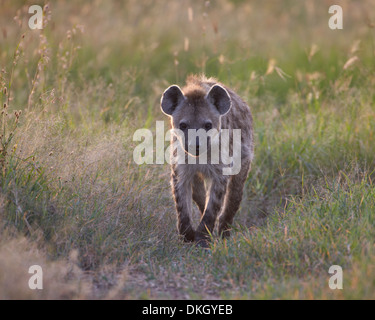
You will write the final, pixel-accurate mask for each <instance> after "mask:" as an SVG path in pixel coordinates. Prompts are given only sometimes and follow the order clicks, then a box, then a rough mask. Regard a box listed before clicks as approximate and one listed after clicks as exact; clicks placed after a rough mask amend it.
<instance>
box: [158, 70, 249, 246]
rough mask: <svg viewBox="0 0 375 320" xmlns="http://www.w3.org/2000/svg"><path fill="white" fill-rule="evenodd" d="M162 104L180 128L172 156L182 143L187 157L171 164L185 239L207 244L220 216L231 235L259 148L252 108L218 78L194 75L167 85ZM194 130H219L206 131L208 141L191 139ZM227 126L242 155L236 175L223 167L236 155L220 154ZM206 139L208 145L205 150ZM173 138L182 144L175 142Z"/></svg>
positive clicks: (179, 224) (221, 226) (225, 233)
mask: <svg viewBox="0 0 375 320" xmlns="http://www.w3.org/2000/svg"><path fill="white" fill-rule="evenodd" d="M161 109H162V111H163V112H164V113H165V114H166V115H168V116H170V118H171V124H172V129H179V130H175V131H176V132H178V134H176V135H175V136H174V138H173V139H172V150H174V152H172V153H173V155H172V156H175V155H176V152H177V151H176V150H178V148H180V149H182V150H183V151H182V154H183V157H184V159H183V160H185V161H180V160H181V159H179V161H174V162H173V163H172V165H171V169H172V181H171V184H172V191H173V196H174V200H175V204H176V210H177V218H178V222H177V227H178V231H179V233H180V234H181V235H182V236H183V237H184V240H185V241H197V243H198V244H199V245H201V246H207V245H208V241H209V235H210V234H211V233H212V231H213V229H214V226H215V222H216V218H217V216H219V223H218V231H219V234H220V235H222V237H228V236H229V235H230V226H231V224H232V223H233V218H234V215H235V214H236V212H237V211H238V208H239V206H240V203H241V200H242V194H243V188H244V184H245V181H246V178H247V176H248V173H249V170H250V165H251V161H252V159H253V154H254V147H253V119H252V116H251V112H250V108H249V106H248V105H247V104H246V103H245V102H244V101H243V100H242V99H241V98H240V97H239V96H238V95H237V94H236V93H235V92H233V91H232V90H231V89H229V88H227V87H225V86H224V85H222V84H220V83H218V82H217V81H216V80H215V79H213V78H209V79H207V78H206V77H204V76H190V77H188V79H187V81H186V86H185V87H183V88H182V89H180V87H178V86H177V85H172V86H170V87H169V88H168V89H166V90H165V91H164V93H163V96H162V99H161ZM200 129H202V130H200ZM212 129H216V130H212ZM223 129H227V130H223ZM234 129H240V130H234ZM172 131H173V130H172ZM194 131H197V132H198V131H200V132H202V131H204V132H217V133H218V134H217V136H219V138H217V136H216V138H213V137H212V136H211V135H207V136H206V137H205V138H204V139H207V141H201V140H204V139H201V138H200V136H199V137H198V136H197V137H195V136H193V139H191V138H190V136H191V135H190V133H191V132H194ZM223 131H226V132H227V133H228V132H229V135H227V136H229V140H227V142H228V141H229V142H228V147H227V148H228V149H229V153H230V154H232V159H234V158H235V156H236V155H237V158H238V159H239V163H240V165H239V169H238V170H235V171H234V174H232V175H231V174H223V169H224V168H226V167H231V166H233V165H234V163H233V161H232V163H228V162H227V164H224V163H223V160H222V159H221V153H220V152H221V150H222V149H223V148H224V147H223V146H222V145H221V144H220V142H221V140H222V139H223V137H222V136H223V135H222V133H223ZM234 131H237V132H239V131H240V137H239V140H240V141H238V139H237V141H234V136H233V134H232V133H233V132H234ZM181 137H182V138H181ZM203 142H205V144H204V145H205V149H204V150H200V149H201V147H202V146H203ZM236 142H237V145H239V149H237V151H236V148H234V145H235V143H236ZM174 144H177V145H175V146H173V145H174ZM214 144H215V145H216V144H219V146H220V152H219V154H220V159H219V162H216V163H213V161H211V162H210V160H211V159H210V155H211V153H210V152H211V151H212V149H213V145H214ZM181 147H182V148H181ZM216 150H217V149H216ZM202 153H205V154H206V158H207V161H206V163H204V164H201V163H200V162H199V161H196V163H191V162H194V161H189V158H194V157H196V158H199V157H200V156H201V155H202ZM191 199H193V200H194V202H195V203H196V204H197V206H198V208H199V211H200V213H201V220H200V223H199V226H198V228H197V230H196V231H194V229H193V227H192V225H191V211H192V205H191V204H192V201H191Z"/></svg>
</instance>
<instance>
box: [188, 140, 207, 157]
mask: <svg viewBox="0 0 375 320" xmlns="http://www.w3.org/2000/svg"><path fill="white" fill-rule="evenodd" d="M206 145H207V144H206ZM206 149H207V148H206V146H205V144H204V143H203V142H202V141H201V139H200V138H199V137H195V138H194V137H193V138H192V139H190V140H189V139H188V141H187V147H186V148H185V150H186V151H187V152H188V153H190V154H191V155H193V156H196V157H197V156H199V154H200V153H203V152H205V151H206Z"/></svg>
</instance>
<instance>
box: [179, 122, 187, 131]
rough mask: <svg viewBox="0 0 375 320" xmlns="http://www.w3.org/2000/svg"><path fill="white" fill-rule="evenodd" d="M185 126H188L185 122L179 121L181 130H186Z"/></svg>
mask: <svg viewBox="0 0 375 320" xmlns="http://www.w3.org/2000/svg"><path fill="white" fill-rule="evenodd" d="M187 127H188V125H187V123H185V122H181V123H180V129H181V130H186V129H187Z"/></svg>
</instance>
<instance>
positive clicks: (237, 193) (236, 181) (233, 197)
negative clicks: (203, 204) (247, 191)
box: [219, 159, 251, 238]
mask: <svg viewBox="0 0 375 320" xmlns="http://www.w3.org/2000/svg"><path fill="white" fill-rule="evenodd" d="M250 166H251V162H250V160H248V159H247V160H243V161H242V164H241V171H240V172H239V173H238V174H237V175H235V176H231V178H230V180H229V183H228V192H227V194H226V196H225V197H226V198H225V203H224V210H223V212H222V214H221V216H220V217H219V235H221V236H222V237H223V238H228V237H229V236H230V225H231V224H232V223H233V218H234V216H235V214H236V213H237V211H238V209H239V208H240V204H241V200H242V195H243V189H244V185H245V182H246V179H247V176H248V174H249V171H250Z"/></svg>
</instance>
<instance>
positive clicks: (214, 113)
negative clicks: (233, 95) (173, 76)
mask: <svg viewBox="0 0 375 320" xmlns="http://www.w3.org/2000/svg"><path fill="white" fill-rule="evenodd" d="M184 92H185V93H184ZM184 92H183V91H182V90H181V89H180V87H179V86H177V85H172V86H170V87H169V88H168V89H167V90H165V91H164V93H163V96H162V98H161V110H162V111H163V112H164V113H165V114H166V115H168V116H169V117H171V122H172V129H179V130H181V131H180V132H182V133H183V139H184V141H181V144H182V146H183V147H184V150H185V152H187V153H189V154H190V155H193V156H199V153H200V152H201V153H202V152H203V150H202V149H203V148H202V145H204V146H206V148H205V149H206V150H208V149H209V148H210V135H209V134H210V133H213V132H220V128H221V121H220V120H221V117H222V116H223V115H225V114H227V113H228V112H229V110H230V108H231V99H230V96H229V94H228V92H227V90H226V89H225V88H223V87H222V86H220V85H218V84H216V85H213V86H212V87H211V88H210V89H209V91H208V92H206V91H204V90H203V88H201V87H200V86H190V87H189V86H188V87H186V88H185V89H184ZM200 129H202V130H200ZM211 129H216V130H211ZM177 131H178V130H177ZM194 133H195V134H194ZM202 133H203V136H204V133H207V135H206V137H207V141H206V142H205V143H203V141H202V138H199V136H200V137H202V135H201V134H202ZM197 134H198V135H199V136H197ZM200 148H201V151H200V150H199V149H200Z"/></svg>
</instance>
